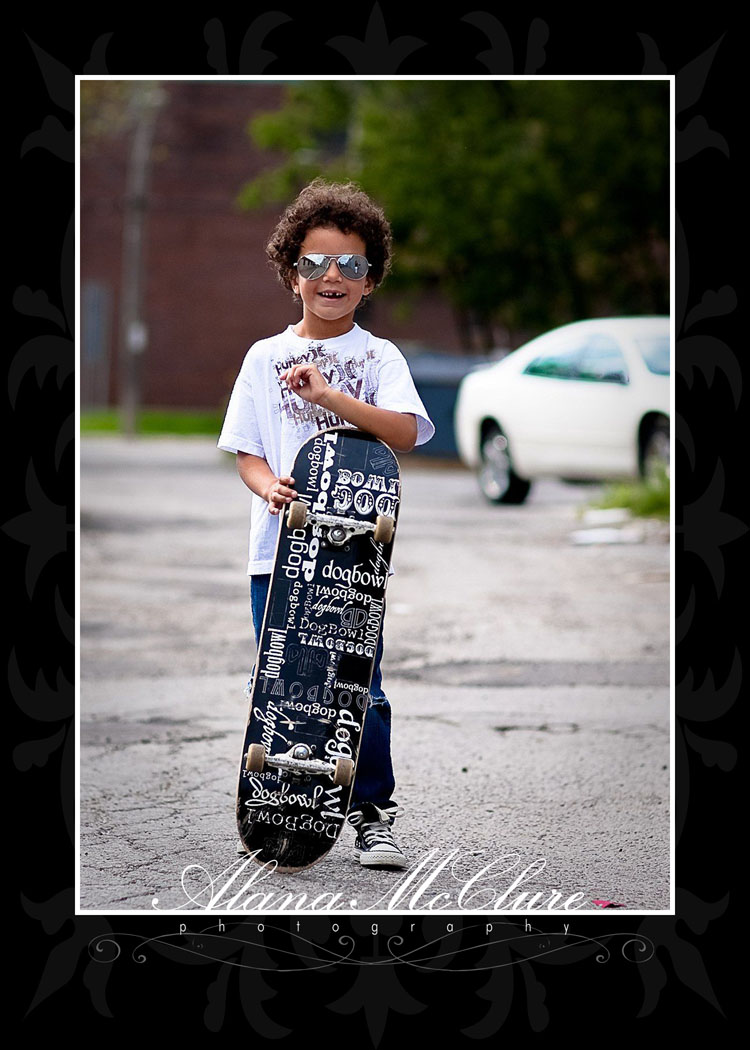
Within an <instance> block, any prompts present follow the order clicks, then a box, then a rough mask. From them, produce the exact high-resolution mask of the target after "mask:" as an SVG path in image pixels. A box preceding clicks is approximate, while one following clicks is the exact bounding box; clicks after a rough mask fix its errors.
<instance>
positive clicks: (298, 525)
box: [286, 499, 307, 529]
mask: <svg viewBox="0 0 750 1050" xmlns="http://www.w3.org/2000/svg"><path fill="white" fill-rule="evenodd" d="M306 521H307V504H306V503H303V502H302V500H299V499H295V500H293V501H292V502H291V503H290V504H289V513H288V514H287V517H286V523H287V527H288V528H290V529H304V527H305V522H306Z"/></svg>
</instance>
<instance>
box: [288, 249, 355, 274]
mask: <svg viewBox="0 0 750 1050" xmlns="http://www.w3.org/2000/svg"><path fill="white" fill-rule="evenodd" d="M331 259H335V260H336V265H337V266H338V268H339V273H340V274H341V276H342V277H348V279H349V280H350V281H361V280H362V279H363V278H364V277H366V276H367V271H368V270H369V269H370V264H369V263H368V261H367V259H365V257H364V255H350V254H347V255H319V254H318V253H317V252H311V253H310V254H309V255H303V256H302V258H301V259H298V260H297V262H296V263H295V264H294V266H295V268H296V270H297V273H298V274H299V276H300V277H304V278H305V280H307V281H314V280H315V279H316V278H317V277H322V276H323V274H324V273H326V272H327V271H328V267H329V266H330V265H331Z"/></svg>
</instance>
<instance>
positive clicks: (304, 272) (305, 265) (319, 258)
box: [297, 255, 326, 281]
mask: <svg viewBox="0 0 750 1050" xmlns="http://www.w3.org/2000/svg"><path fill="white" fill-rule="evenodd" d="M325 272H326V257H325V255H303V256H302V258H301V259H300V260H299V261H298V262H297V273H298V274H299V275H300V277H304V278H306V279H307V280H308V281H309V280H314V279H315V278H316V277H320V276H321V275H322V274H324V273H325Z"/></svg>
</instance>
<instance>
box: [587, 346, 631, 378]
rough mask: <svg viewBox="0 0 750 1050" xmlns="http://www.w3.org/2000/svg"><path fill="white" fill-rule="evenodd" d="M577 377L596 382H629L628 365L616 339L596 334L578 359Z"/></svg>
mask: <svg viewBox="0 0 750 1050" xmlns="http://www.w3.org/2000/svg"><path fill="white" fill-rule="evenodd" d="M577 378H578V379H585V380H588V381H589V382H594V383H622V384H627V383H628V382H629V376H628V366H627V364H626V363H625V358H624V356H623V353H622V351H621V350H620V347H619V346H618V344H617V343H616V342H615V340H614V339H612V338H611V337H610V336H607V335H596V336H594V337H593V338H592V339H591V340H590V341H589V342H588V343H587V344H586V347H585V348H584V350H583V353H582V354H581V356H580V359H579V361H578V376H577Z"/></svg>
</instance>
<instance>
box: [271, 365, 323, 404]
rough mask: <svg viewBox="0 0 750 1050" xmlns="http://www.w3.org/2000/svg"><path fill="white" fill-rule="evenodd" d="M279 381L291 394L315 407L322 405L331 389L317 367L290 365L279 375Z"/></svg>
mask: <svg viewBox="0 0 750 1050" xmlns="http://www.w3.org/2000/svg"><path fill="white" fill-rule="evenodd" d="M280 379H281V381H282V382H284V383H286V385H287V387H288V388H289V390H291V391H292V392H293V393H295V394H298V395H299V396H300V397H301V398H303V399H304V400H305V401H311V402H312V403H313V404H315V405H322V403H323V401H324V400H325V398H326V396H327V394H328V393H329V391H330V389H331V388H330V387H329V386H328V383H326V381H325V379H324V378H323V376H322V375H321V374H320V369H319V368H318V366H317V365H311V364H303V365H292V367H291V368H287V370H286V372H282V373H281V376H280Z"/></svg>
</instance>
